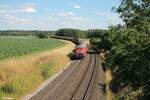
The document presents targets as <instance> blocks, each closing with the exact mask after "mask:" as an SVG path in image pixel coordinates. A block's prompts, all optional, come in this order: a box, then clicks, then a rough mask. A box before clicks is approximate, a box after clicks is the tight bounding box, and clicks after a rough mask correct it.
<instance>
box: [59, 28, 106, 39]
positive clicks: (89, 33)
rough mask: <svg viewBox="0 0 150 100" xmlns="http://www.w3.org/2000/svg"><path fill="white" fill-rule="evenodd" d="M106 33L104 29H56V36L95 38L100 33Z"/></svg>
mask: <svg viewBox="0 0 150 100" xmlns="http://www.w3.org/2000/svg"><path fill="white" fill-rule="evenodd" d="M104 33H106V30H102V29H89V30H79V29H60V30H58V31H56V36H64V37H74V38H96V37H100V36H101V34H104Z"/></svg>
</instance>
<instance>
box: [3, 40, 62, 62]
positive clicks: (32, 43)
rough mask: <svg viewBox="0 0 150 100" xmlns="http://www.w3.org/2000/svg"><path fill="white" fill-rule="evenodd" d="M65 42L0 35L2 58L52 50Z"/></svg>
mask: <svg viewBox="0 0 150 100" xmlns="http://www.w3.org/2000/svg"><path fill="white" fill-rule="evenodd" d="M64 44H65V43H64V42H62V41H57V40H54V39H37V38H25V37H24V38H16V37H0V60H3V59H7V58H12V57H18V56H22V55H26V54H30V53H34V52H40V51H43V50H50V49H52V48H56V47H59V46H62V45H64Z"/></svg>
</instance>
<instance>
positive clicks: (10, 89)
mask: <svg viewBox="0 0 150 100" xmlns="http://www.w3.org/2000/svg"><path fill="white" fill-rule="evenodd" d="M1 91H2V92H4V93H7V94H11V93H15V92H16V88H15V86H13V85H12V84H5V85H4V86H2V87H1Z"/></svg>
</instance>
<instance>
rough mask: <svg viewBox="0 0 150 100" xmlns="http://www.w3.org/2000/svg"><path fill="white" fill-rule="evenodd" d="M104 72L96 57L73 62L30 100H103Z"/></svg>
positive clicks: (92, 56)
mask: <svg viewBox="0 0 150 100" xmlns="http://www.w3.org/2000/svg"><path fill="white" fill-rule="evenodd" d="M104 78H105V76H104V71H103V70H102V68H101V65H100V59H99V56H98V55H88V56H86V57H85V58H84V59H83V60H78V61H74V62H73V63H71V64H70V66H69V67H68V68H67V69H66V70H64V71H63V73H62V74H60V75H59V76H58V77H57V78H56V79H54V80H53V81H52V82H51V83H50V84H48V85H47V86H46V87H45V88H44V89H42V90H41V91H40V92H38V93H37V94H36V95H34V96H33V97H31V98H30V100H105V98H104V95H103V88H104V87H103V84H104V81H105V79H104Z"/></svg>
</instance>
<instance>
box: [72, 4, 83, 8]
mask: <svg viewBox="0 0 150 100" xmlns="http://www.w3.org/2000/svg"><path fill="white" fill-rule="evenodd" d="M73 7H74V8H75V9H80V8H81V7H80V5H77V4H75V5H73Z"/></svg>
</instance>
